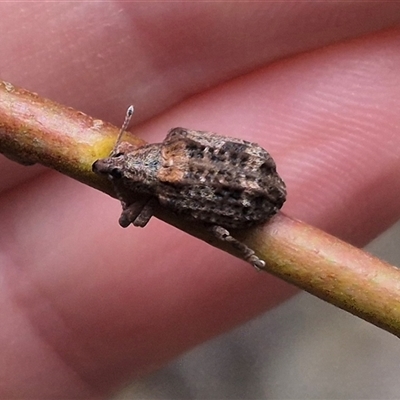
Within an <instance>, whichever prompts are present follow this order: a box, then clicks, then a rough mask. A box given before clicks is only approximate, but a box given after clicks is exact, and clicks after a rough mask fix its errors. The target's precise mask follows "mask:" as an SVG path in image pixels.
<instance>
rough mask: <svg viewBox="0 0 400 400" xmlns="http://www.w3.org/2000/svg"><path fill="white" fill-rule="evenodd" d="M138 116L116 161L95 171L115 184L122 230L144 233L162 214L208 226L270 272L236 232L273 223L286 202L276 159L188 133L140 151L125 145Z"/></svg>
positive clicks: (179, 131) (235, 142)
mask: <svg viewBox="0 0 400 400" xmlns="http://www.w3.org/2000/svg"><path fill="white" fill-rule="evenodd" d="M133 111H134V110H133V106H130V107H129V108H128V111H127V114H126V117H125V121H124V124H123V126H122V128H121V130H120V133H119V136H118V139H117V141H116V144H115V146H114V149H113V150H112V152H111V154H110V156H109V157H108V158H103V159H100V160H97V161H95V162H94V164H93V167H92V168H93V171H94V172H95V173H97V174H99V175H102V176H105V177H107V178H108V179H109V180H110V181H111V182H112V184H113V187H114V190H115V192H116V194H117V196H118V198H119V200H120V201H121V203H122V209H123V211H122V214H121V217H120V219H119V223H120V225H121V226H122V227H127V226H128V225H130V224H131V223H132V224H133V225H134V226H140V227H144V226H145V225H146V224H147V223H148V221H149V220H150V218H151V217H152V215H153V211H154V209H155V208H156V207H157V206H161V207H164V208H166V209H168V210H170V211H172V212H173V213H175V214H176V215H178V216H179V217H181V218H184V219H185V220H188V221H192V222H194V223H199V224H202V225H203V226H205V227H206V228H207V229H209V230H210V231H211V232H212V234H213V235H214V237H215V238H217V239H218V240H221V241H225V242H228V243H230V245H232V246H233V247H234V248H236V249H237V250H238V251H239V252H240V254H241V256H242V257H243V258H244V259H245V260H247V261H248V262H250V263H251V264H252V265H253V266H254V267H255V268H256V269H261V268H263V267H264V266H265V262H264V261H263V260H261V259H260V258H258V257H257V256H256V254H255V253H254V251H253V250H252V249H250V248H249V247H248V246H247V245H245V244H244V243H242V242H240V241H239V240H237V239H235V238H234V237H233V236H231V234H230V230H231V229H242V228H247V227H251V226H254V225H257V224H261V223H263V222H265V221H267V220H269V219H270V218H271V217H272V216H273V215H274V214H276V213H277V212H278V210H279V209H280V208H281V207H282V205H283V203H284V202H285V199H286V187H285V184H284V182H283V181H282V179H281V178H280V176H279V175H278V173H277V172H276V165H275V162H274V160H273V159H272V157H271V156H270V155H269V154H268V153H267V152H266V151H265V150H264V149H263V148H261V147H260V146H259V145H257V144H255V143H250V142H247V141H245V140H241V139H235V138H230V137H224V136H220V135H217V134H215V133H211V132H202V131H195V130H190V129H184V128H174V129H171V130H170V131H169V133H168V135H167V136H166V138H165V139H164V141H163V142H161V143H155V144H147V145H144V146H142V147H139V148H134V146H132V145H130V144H129V143H127V142H122V141H121V139H122V136H123V133H124V131H125V130H126V129H127V127H128V125H129V121H130V119H131V117H132V115H133Z"/></svg>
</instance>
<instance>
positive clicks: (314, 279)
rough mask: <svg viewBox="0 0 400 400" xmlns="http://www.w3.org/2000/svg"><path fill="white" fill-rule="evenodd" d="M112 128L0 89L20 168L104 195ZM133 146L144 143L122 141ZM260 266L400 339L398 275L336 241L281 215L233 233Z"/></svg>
mask: <svg viewBox="0 0 400 400" xmlns="http://www.w3.org/2000/svg"><path fill="white" fill-rule="evenodd" d="M118 131H119V130H118V128H115V127H113V126H112V125H110V124H108V123H106V122H103V121H100V120H95V119H93V118H91V117H89V116H87V115H85V114H83V113H80V112H78V111H75V110H73V109H70V108H67V107H64V106H62V105H60V104H56V103H54V102H51V101H50V100H47V99H43V98H41V97H39V96H38V95H36V94H33V93H30V92H28V91H26V90H23V89H18V88H15V87H13V86H12V85H11V84H9V83H5V82H0V152H1V153H3V154H5V155H7V156H8V157H10V158H12V159H14V160H17V161H19V162H21V163H24V164H33V163H40V164H43V165H45V166H47V167H50V168H53V169H56V170H57V171H59V172H61V173H63V174H66V175H69V176H71V177H72V178H74V179H77V180H79V181H81V182H82V183H85V184H87V185H90V186H92V187H94V188H96V189H99V190H102V191H103V192H105V193H108V194H110V195H112V196H113V195H114V193H113V191H112V188H111V186H110V185H109V183H108V181H106V180H103V179H101V178H100V177H98V176H96V175H95V174H94V173H93V172H92V170H91V168H92V164H93V162H94V161H95V160H96V159H98V158H103V157H106V156H108V154H109V152H110V150H111V149H112V147H113V144H114V143H115V138H116V136H117V135H118ZM124 140H128V141H129V142H130V143H132V144H133V145H137V146H139V145H142V144H143V143H144V142H143V141H142V140H141V139H139V138H135V137H134V136H133V135H126V137H125V139H124ZM157 217H159V218H161V219H163V220H165V221H167V222H169V223H171V224H173V225H175V226H177V227H179V228H180V229H183V230H185V231H186V232H188V233H190V234H192V235H194V236H197V237H199V238H201V239H203V240H206V241H207V242H209V243H211V244H213V245H215V246H216V247H219V248H222V249H224V250H226V251H232V250H231V249H230V248H228V247H226V246H224V245H221V243H219V242H217V241H215V240H213V238H212V237H211V236H210V234H209V233H208V232H207V231H206V230H204V229H202V228H201V227H196V226H193V225H189V224H186V223H185V222H184V221H181V220H179V219H177V218H176V217H175V216H173V215H171V214H168V213H166V212H165V211H163V210H158V211H157ZM235 235H236V236H237V237H239V238H240V239H241V240H243V241H244V242H245V243H246V244H248V245H249V246H250V247H251V248H254V249H256V250H257V254H258V255H259V256H260V257H261V258H262V259H263V260H265V261H266V263H267V267H266V271H268V272H270V273H272V274H274V275H276V276H279V277H280V278H282V279H284V280H286V281H288V282H290V283H293V284H294V285H296V286H298V287H299V288H301V289H304V290H306V291H308V292H310V293H312V294H314V295H316V296H318V297H320V298H321V299H324V300H326V301H329V302H330V303H332V304H335V305H336V306H338V307H340V308H342V309H344V310H347V311H349V312H351V313H353V314H355V315H357V316H359V317H361V318H363V319H365V320H367V321H369V322H371V323H373V324H375V325H377V326H379V327H381V328H383V329H385V330H387V331H389V332H391V333H393V334H395V335H397V336H400V301H399V299H400V271H399V270H398V269H397V268H395V267H393V266H391V265H389V264H387V263H385V262H383V261H380V260H379V259H377V258H375V257H372V256H371V255H369V254H368V253H366V252H364V251H362V250H360V249H357V248H355V247H353V246H351V245H349V244H347V243H344V242H342V241H341V240H339V239H337V238H335V237H333V236H330V235H328V234H327V233H325V232H322V231H320V230H318V229H316V228H313V227H311V226H308V225H306V224H304V223H302V222H299V221H295V220H293V219H291V218H289V217H287V216H285V215H283V214H280V215H278V216H276V217H275V218H273V219H272V220H271V221H270V222H269V223H267V224H265V225H264V226H261V227H258V228H255V229H251V230H246V231H244V232H237V234H236V233H235Z"/></svg>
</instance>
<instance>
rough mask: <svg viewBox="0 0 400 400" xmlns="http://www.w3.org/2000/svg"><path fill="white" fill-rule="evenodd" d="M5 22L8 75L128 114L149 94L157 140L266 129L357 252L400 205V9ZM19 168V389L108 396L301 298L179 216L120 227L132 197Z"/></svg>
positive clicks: (11, 344)
mask: <svg viewBox="0 0 400 400" xmlns="http://www.w3.org/2000/svg"><path fill="white" fill-rule="evenodd" d="M0 15H2V16H3V18H2V20H1V24H0V37H1V44H0V71H1V77H0V78H1V79H3V80H6V81H10V82H12V83H13V84H15V85H18V86H23V87H26V88H27V89H30V90H33V91H35V92H38V93H39V94H41V95H44V96H46V97H49V98H51V99H53V100H56V101H59V102H61V103H64V104H67V105H70V106H72V107H75V108H77V109H80V110H81V111H84V112H86V113H88V114H91V115H93V116H94V117H97V118H102V119H105V120H109V121H111V122H113V123H115V124H118V125H119V124H120V123H121V122H122V120H123V116H124V112H125V109H126V107H127V106H128V105H129V104H131V103H134V104H135V106H136V115H135V117H134V122H133V124H134V125H135V127H134V128H133V129H132V130H133V131H134V132H135V133H136V134H137V135H140V136H141V137H143V138H144V139H146V140H148V141H153V142H155V141H161V140H162V139H163V138H164V136H165V134H166V132H167V131H168V129H170V128H172V127H175V126H183V127H188V128H192V129H199V130H212V131H216V132H219V133H221V134H225V135H231V136H237V137H241V138H244V139H247V140H252V141H256V142H258V143H260V144H261V145H262V146H263V147H265V148H266V149H268V150H269V151H270V152H271V153H272V155H273V156H274V158H275V160H276V162H277V164H278V169H279V172H280V174H281V175H282V176H283V177H284V179H285V181H286V183H287V186H288V192H289V195H288V201H287V204H286V205H285V207H284V211H285V212H286V213H287V214H288V215H290V216H293V217H296V218H300V219H302V220H304V221H306V222H307V223H310V224H313V225H316V226H318V227H320V228H322V229H324V230H327V231H328V232H330V233H332V234H334V235H337V236H339V237H341V238H342V239H344V240H347V241H349V242H351V243H353V244H355V245H358V246H362V245H364V244H366V243H367V242H368V241H369V240H371V239H372V238H373V237H375V236H376V235H377V234H379V233H380V232H382V231H383V230H385V229H386V228H387V227H388V226H390V225H391V224H392V223H393V222H394V221H396V220H397V219H398V218H399V216H400V208H399V197H400V179H399V168H400V151H399V149H400V29H398V28H391V29H388V30H386V31H383V30H384V29H386V28H390V27H393V26H395V25H396V24H398V22H399V21H400V3H397V4H396V3H379V2H372V3H367V2H365V3H360V2H351V1H349V2H340V3H328V2H325V3H323V2H322V3H312V2H311V3H303V2H301V3H300V2H299V3H296V2H291V3H283V2H279V3H265V4H262V3H253V4H244V3H242V4H234V3H226V2H224V3H214V4H213V3H207V4H189V3H187V4H177V3H170V4H165V3H155V4H144V3H138V4H135V3H126V2H108V3H92V4H90V3H84V4H79V3H66V4H63V3H59V2H55V3H47V4H46V3H36V2H26V3H14V4H13V3H6V4H4V3H2V4H0ZM378 31H379V32H378ZM355 37H358V38H357V39H354V38H355ZM224 82H225V83H224ZM192 95H195V96H193V97H191V96H192ZM178 103H179V105H177V104H178ZM0 163H1V165H0V168H1V171H2V172H1V174H0V189H1V198H0V221H1V224H0V230H1V233H0V238H1V239H0V265H1V276H0V285H1V286H0V307H1V308H0V310H1V311H0V315H1V324H0V354H1V357H0V397H1V398H18V399H19V398H24V397H25V398H41V399H44V398H62V397H65V398H78V397H84V398H88V397H91V396H92V397H96V396H99V397H101V396H103V395H106V394H107V393H110V391H113V390H116V389H117V388H118V387H119V385H121V384H123V383H124V382H126V380H127V379H130V378H133V377H138V376H142V375H145V374H146V373H148V372H150V371H153V370H154V369H156V368H158V367H160V366H162V365H163V364H164V363H165V362H167V361H169V360H171V359H173V358H174V357H175V356H177V355H178V354H180V353H182V352H183V351H185V350H187V349H189V348H191V347H193V346H194V345H196V344H198V343H201V342H203V341H205V340H207V339H209V338H211V337H213V336H215V335H217V334H219V333H222V332H225V331H227V330H229V329H230V328H232V327H234V326H237V325H238V324H240V323H243V322H245V321H247V320H249V319H251V318H253V317H255V316H257V315H259V314H260V313H262V312H265V311H267V310H268V309H270V308H271V307H273V306H275V305H276V304H278V303H280V302H282V301H283V300H285V299H286V298H288V297H289V296H290V295H292V294H293V293H294V292H295V289H294V288H293V287H291V286H289V285H287V284H285V283H284V282H282V281H280V280H278V279H276V278H273V277H271V276H269V275H268V274H257V273H255V271H254V270H253V269H252V268H251V267H250V266H249V265H247V264H246V263H244V262H242V261H240V260H238V259H235V258H233V257H231V256H230V255H228V254H225V253H223V252H221V251H218V250H216V249H214V248H212V247H210V246H208V245H206V244H204V243H202V242H200V241H198V240H196V239H194V238H191V237H189V236H188V235H186V234H185V233H183V232H179V231H177V230H176V229H174V228H172V227H170V226H167V225H165V224H164V223H162V222H160V221H157V220H152V221H151V222H150V224H149V225H148V226H147V227H146V228H145V229H139V228H133V227H132V228H128V229H127V230H124V229H122V228H120V227H119V226H118V223H117V220H118V217H119V213H120V205H119V204H118V202H116V201H115V200H113V199H111V198H109V197H107V196H106V195H104V194H103V193H100V192H97V191H95V190H93V189H91V188H89V187H85V186H84V185H82V184H79V183H77V182H74V181H72V180H71V179H69V178H67V177H64V176H62V175H60V174H58V173H56V172H53V171H48V170H45V169H44V168H42V167H30V168H25V167H22V166H19V165H16V164H14V163H12V162H11V161H8V160H6V159H4V158H1V160H0Z"/></svg>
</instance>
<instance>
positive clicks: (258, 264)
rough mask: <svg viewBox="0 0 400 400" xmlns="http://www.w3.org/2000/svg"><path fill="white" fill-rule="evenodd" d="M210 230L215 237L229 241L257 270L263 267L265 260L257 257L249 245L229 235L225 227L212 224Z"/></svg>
mask: <svg viewBox="0 0 400 400" xmlns="http://www.w3.org/2000/svg"><path fill="white" fill-rule="evenodd" d="M211 231H212V233H213V234H214V236H215V237H216V238H217V239H219V240H222V241H224V242H227V243H230V244H231V245H232V246H233V247H234V248H235V249H237V250H239V251H240V252H241V253H242V256H243V258H244V259H245V260H246V261H248V262H249V263H250V264H251V265H253V267H254V268H255V269H256V270H257V271H260V270H261V269H262V268H264V267H265V262H264V261H263V260H261V259H259V258H258V257H257V256H256V255H255V253H254V251H253V250H252V249H250V247H248V246H246V245H245V244H244V243H242V242H240V241H239V240H237V239H235V238H234V237H233V236H231V234H230V233H229V231H227V230H226V229H225V228H223V227H222V226H219V225H213V226H212V227H211Z"/></svg>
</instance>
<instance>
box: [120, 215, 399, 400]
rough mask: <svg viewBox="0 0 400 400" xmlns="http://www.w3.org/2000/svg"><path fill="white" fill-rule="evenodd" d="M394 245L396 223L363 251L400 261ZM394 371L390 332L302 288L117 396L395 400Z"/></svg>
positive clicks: (396, 241)
mask: <svg viewBox="0 0 400 400" xmlns="http://www.w3.org/2000/svg"><path fill="white" fill-rule="evenodd" d="M399 243H400V222H399V223H397V224H396V225H395V226H393V227H392V228H391V229H389V230H388V231H386V232H385V233H384V234H382V235H381V236H380V237H378V238H377V239H375V240H374V241H373V242H372V243H370V245H368V246H367V247H366V250H367V251H369V252H371V253H373V254H374V255H376V256H378V257H379V258H382V259H384V260H386V261H388V262H390V263H391V264H393V265H396V266H400V245H399ZM399 301H400V300H399ZM399 373H400V343H399V340H398V339H397V338H396V337H395V336H393V335H391V334H389V333H387V332H385V331H383V330H381V329H379V328H376V327H375V326H373V325H371V324H369V323H367V322H364V321H363V320H361V319H359V318H357V317H354V316H352V315H350V314H348V313H346V312H345V311H342V310H340V309H338V308H336V307H334V306H331V305H330V304H328V303H325V302H323V301H322V300H319V299H317V298H316V297H313V296H311V295H309V294H307V293H304V292H303V293H300V294H299V295H297V296H295V297H293V298H292V299H291V300H289V301H287V302H286V303H284V304H282V305H281V306H279V307H277V308H275V309H274V310H272V311H270V312H268V313H267V314H265V315H264V316H262V317H260V318H258V319H256V320H253V321H251V322H249V323H247V324H246V325H243V326H242V327H240V328H238V329H235V330H234V331H232V332H230V333H228V334H225V335H222V336H220V337H218V338H216V339H214V340H212V341H209V342H207V343H205V344H203V345H201V346H198V347H197V348H195V349H194V350H192V351H190V352H188V353H186V354H185V355H183V356H181V357H180V358H179V359H177V360H175V361H174V362H172V363H170V364H169V365H168V366H166V367H165V368H164V369H162V370H160V371H158V372H157V373H155V374H153V375H152V376H150V377H148V378H146V379H144V380H141V381H139V382H135V383H133V384H132V385H131V386H130V387H128V388H126V389H125V390H123V391H121V392H120V393H119V394H117V395H116V396H115V397H114V400H122V399H133V398H135V399H138V398H140V399H262V398H267V399H398V398H400V379H399V376H400V374H399Z"/></svg>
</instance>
